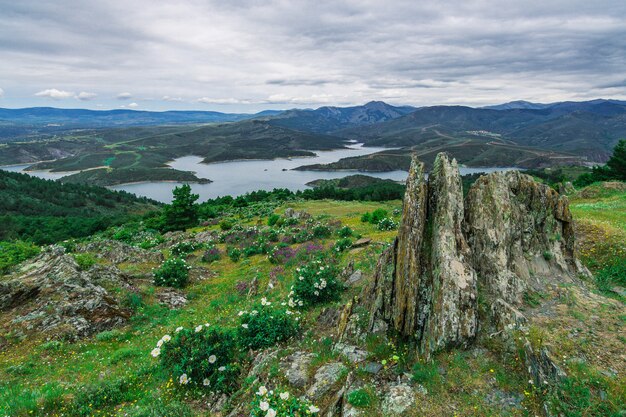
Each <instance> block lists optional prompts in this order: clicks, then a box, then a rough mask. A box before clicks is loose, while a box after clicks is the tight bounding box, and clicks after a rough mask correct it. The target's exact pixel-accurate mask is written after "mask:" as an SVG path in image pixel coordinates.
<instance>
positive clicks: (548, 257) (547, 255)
mask: <svg viewBox="0 0 626 417" xmlns="http://www.w3.org/2000/svg"><path fill="white" fill-rule="evenodd" d="M553 257H554V255H552V252H549V251H545V252H544V253H543V259H545V260H546V261H549V260H551V259H552V258H553Z"/></svg>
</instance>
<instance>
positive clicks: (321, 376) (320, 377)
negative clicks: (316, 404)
mask: <svg viewBox="0 0 626 417" xmlns="http://www.w3.org/2000/svg"><path fill="white" fill-rule="evenodd" d="M345 371H347V368H346V367H345V365H344V364H342V363H341V362H332V363H328V364H326V365H324V366H322V367H321V368H319V369H318V370H317V372H316V373H315V376H314V377H313V379H314V380H315V382H313V385H311V387H310V388H309V389H308V390H307V392H306V395H307V397H309V398H311V399H312V400H317V399H319V398H321V397H323V396H324V395H325V394H327V393H328V392H329V391H330V390H331V388H332V387H333V385H335V384H336V383H337V382H339V380H340V379H341V377H342V375H343V373H344V372H345Z"/></svg>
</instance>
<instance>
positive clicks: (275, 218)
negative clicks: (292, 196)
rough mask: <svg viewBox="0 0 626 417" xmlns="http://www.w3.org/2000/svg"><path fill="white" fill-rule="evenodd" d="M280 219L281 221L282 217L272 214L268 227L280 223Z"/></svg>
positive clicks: (268, 220)
mask: <svg viewBox="0 0 626 417" xmlns="http://www.w3.org/2000/svg"><path fill="white" fill-rule="evenodd" d="M278 219H280V216H279V215H278V214H276V213H274V214H271V215H270V217H269V218H268V219H267V225H268V226H274V225H275V224H276V222H278Z"/></svg>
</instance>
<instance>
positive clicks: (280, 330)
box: [237, 298, 300, 350]
mask: <svg viewBox="0 0 626 417" xmlns="http://www.w3.org/2000/svg"><path fill="white" fill-rule="evenodd" d="M239 314H240V317H241V326H240V327H239V329H238V333H237V336H238V339H239V345H240V346H241V347H244V348H247V349H253V350H257V349H263V348H267V347H270V346H274V345H275V344H276V343H279V342H282V341H285V340H288V339H290V338H292V337H293V336H295V335H296V334H297V333H298V330H299V328H300V326H299V323H298V318H297V317H294V316H296V313H294V312H292V311H289V310H284V309H280V308H275V307H274V306H272V305H271V302H268V301H267V300H265V298H264V299H263V300H262V302H261V304H257V305H254V306H252V309H251V310H250V311H242V312H240V313H239Z"/></svg>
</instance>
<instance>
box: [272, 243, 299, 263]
mask: <svg viewBox="0 0 626 417" xmlns="http://www.w3.org/2000/svg"><path fill="white" fill-rule="evenodd" d="M295 256H296V251H295V250H294V249H292V248H290V247H289V246H288V245H286V244H280V245H278V246H275V247H274V249H272V250H271V251H270V253H269V255H268V259H269V261H270V262H271V263H273V264H284V263H287V262H289V261H290V260H291V259H293V258H295Z"/></svg>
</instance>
